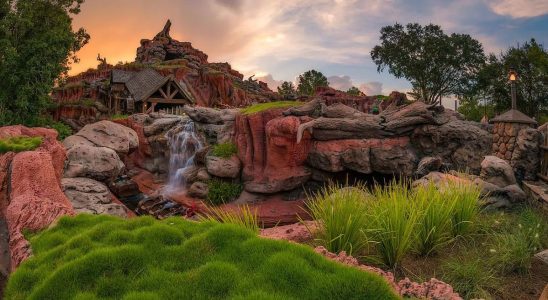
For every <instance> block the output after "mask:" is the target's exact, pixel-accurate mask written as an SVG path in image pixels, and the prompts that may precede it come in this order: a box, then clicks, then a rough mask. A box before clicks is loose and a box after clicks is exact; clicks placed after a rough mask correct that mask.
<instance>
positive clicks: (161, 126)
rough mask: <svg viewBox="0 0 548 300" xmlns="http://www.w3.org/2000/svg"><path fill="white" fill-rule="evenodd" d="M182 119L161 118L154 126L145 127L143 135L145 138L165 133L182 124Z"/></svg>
mask: <svg viewBox="0 0 548 300" xmlns="http://www.w3.org/2000/svg"><path fill="white" fill-rule="evenodd" d="M181 120H182V118H159V119H155V120H154V122H152V124H150V125H148V126H144V128H143V133H144V134H145V136H152V135H156V134H160V133H165V132H166V131H168V130H169V129H171V128H172V127H173V126H175V125H176V124H178V123H179V122H181Z"/></svg>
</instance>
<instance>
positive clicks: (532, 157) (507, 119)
mask: <svg viewBox="0 0 548 300" xmlns="http://www.w3.org/2000/svg"><path fill="white" fill-rule="evenodd" d="M491 122H492V123H494V126H493V148H492V149H493V154H494V155H496V156H497V157H499V158H501V159H504V160H506V161H507V162H509V163H510V165H512V167H513V168H514V170H515V172H516V177H518V179H519V180H534V179H535V178H536V176H537V175H536V174H537V172H538V170H539V169H538V168H539V166H540V157H539V155H540V153H539V150H540V148H539V147H540V145H541V136H542V135H541V134H540V132H539V131H537V130H535V129H534V128H533V127H534V126H535V125H536V121H535V120H533V119H531V118H529V117H528V116H526V115H525V114H523V113H521V112H519V111H518V110H515V109H511V110H509V111H507V112H506V113H504V114H502V115H500V116H498V117H496V118H494V119H492V120H491Z"/></svg>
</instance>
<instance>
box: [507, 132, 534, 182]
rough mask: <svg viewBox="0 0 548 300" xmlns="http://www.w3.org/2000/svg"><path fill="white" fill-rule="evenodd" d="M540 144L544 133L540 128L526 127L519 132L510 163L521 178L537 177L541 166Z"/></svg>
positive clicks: (532, 178)
mask: <svg viewBox="0 0 548 300" xmlns="http://www.w3.org/2000/svg"><path fill="white" fill-rule="evenodd" d="M540 145H542V134H541V132H540V131H539V130H536V129H533V128H526V129H522V130H520V131H519V133H518V134H517V138H516V143H515V146H514V152H513V153H512V160H511V163H510V164H511V165H512V168H513V169H514V171H515V174H516V177H517V178H518V179H519V180H535V179H536V177H537V173H538V172H539V168H540V153H539V152H540Z"/></svg>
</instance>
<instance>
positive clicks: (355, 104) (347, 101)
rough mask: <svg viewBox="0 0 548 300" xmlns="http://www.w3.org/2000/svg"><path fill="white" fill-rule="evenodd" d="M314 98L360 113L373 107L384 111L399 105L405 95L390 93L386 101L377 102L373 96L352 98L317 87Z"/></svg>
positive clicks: (333, 90) (342, 93)
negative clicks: (344, 106) (339, 104)
mask: <svg viewBox="0 0 548 300" xmlns="http://www.w3.org/2000/svg"><path fill="white" fill-rule="evenodd" d="M313 97H314V98H321V99H322V101H323V102H324V103H325V104H326V105H328V106H329V105H332V104H335V103H342V104H344V105H347V106H350V107H352V108H355V109H357V110H359V111H361V112H367V113H369V112H371V111H372V109H373V107H375V106H377V107H378V108H379V112H381V111H382V110H384V109H386V108H387V107H388V106H389V105H390V104H392V103H394V105H401V104H403V103H404V102H405V101H406V100H407V97H406V96H405V94H402V93H398V92H392V93H390V96H389V98H388V99H387V100H379V99H378V98H377V97H375V96H366V95H362V96H352V95H349V94H347V93H346V92H343V91H338V90H335V89H334V88H331V87H318V88H316V91H315V92H314V96H313Z"/></svg>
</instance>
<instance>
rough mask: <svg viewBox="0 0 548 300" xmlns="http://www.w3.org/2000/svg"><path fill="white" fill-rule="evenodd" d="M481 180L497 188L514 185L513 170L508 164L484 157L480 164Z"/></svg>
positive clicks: (500, 160)
mask: <svg viewBox="0 0 548 300" xmlns="http://www.w3.org/2000/svg"><path fill="white" fill-rule="evenodd" d="M480 176H481V179H483V180H484V181H486V182H489V183H492V184H494V185H496V186H498V187H501V188H502V187H505V186H508V185H512V184H516V177H515V176H514V170H513V169H512V167H511V166H510V164H509V163H508V162H507V161H505V160H503V159H500V158H498V157H496V156H486V157H485V159H484V160H483V161H482V163H481V173H480Z"/></svg>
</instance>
